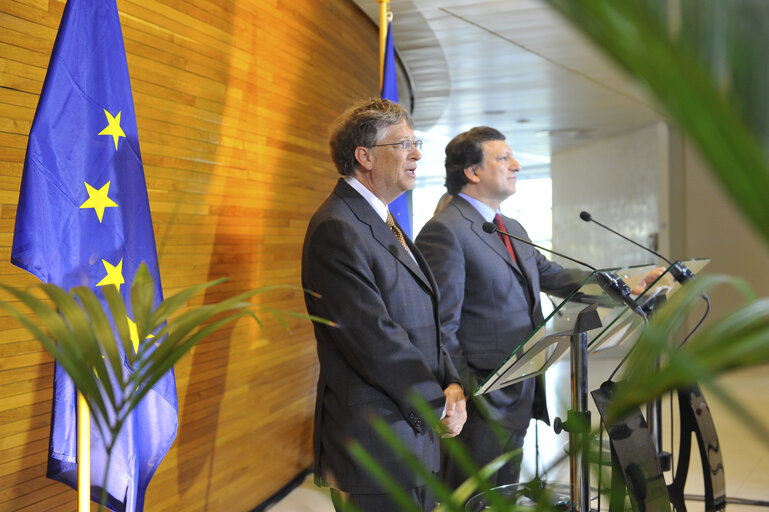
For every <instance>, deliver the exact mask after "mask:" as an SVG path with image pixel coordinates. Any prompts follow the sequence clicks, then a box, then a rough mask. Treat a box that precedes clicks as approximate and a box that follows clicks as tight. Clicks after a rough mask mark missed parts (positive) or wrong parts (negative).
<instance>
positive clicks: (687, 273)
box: [579, 210, 694, 284]
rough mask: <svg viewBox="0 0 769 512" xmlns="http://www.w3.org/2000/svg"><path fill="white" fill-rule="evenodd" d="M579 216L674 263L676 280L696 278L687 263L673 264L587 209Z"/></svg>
mask: <svg viewBox="0 0 769 512" xmlns="http://www.w3.org/2000/svg"><path fill="white" fill-rule="evenodd" d="M579 218H580V219H582V220H584V221H585V222H594V223H595V224H598V225H599V226H601V227H602V228H604V229H605V230H607V231H609V232H611V233H614V234H615V235H617V236H618V237H620V238H623V239H625V240H627V241H628V242H630V243H631V244H633V245H636V246H638V247H640V248H641V249H643V250H645V251H647V252H650V253H652V254H653V255H655V256H657V257H658V258H660V259H661V260H663V261H664V262H665V263H667V264H668V265H672V266H671V267H670V274H671V275H672V276H673V278H674V279H675V280H676V281H678V282H679V283H680V284H684V283H685V282H687V281H689V280H691V279H694V274H693V273H692V271H691V270H689V269H688V268H687V267H686V265H684V264H683V263H680V262H676V263H675V264H673V262H672V261H670V260H669V259H667V258H666V257H664V256H663V255H661V254H660V253H658V252H657V251H654V250H652V249H650V248H648V247H646V246H645V245H641V244H639V243H638V242H636V241H635V240H631V239H630V238H628V237H626V236H625V235H623V234H622V233H618V232H617V231H614V230H613V229H612V228H610V227H609V226H605V225H603V224H601V223H600V222H598V221H597V220H595V219H594V218H593V216H592V215H590V214H589V213H588V212H586V211H584V210H583V211H581V212H579Z"/></svg>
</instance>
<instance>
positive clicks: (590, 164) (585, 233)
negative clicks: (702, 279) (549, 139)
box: [550, 125, 661, 268]
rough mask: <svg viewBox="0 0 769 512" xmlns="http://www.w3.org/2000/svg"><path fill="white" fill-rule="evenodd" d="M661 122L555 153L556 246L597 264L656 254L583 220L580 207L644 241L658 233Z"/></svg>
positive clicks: (611, 264) (631, 261) (632, 260)
mask: <svg viewBox="0 0 769 512" xmlns="http://www.w3.org/2000/svg"><path fill="white" fill-rule="evenodd" d="M659 129H660V127H659V125H650V126H646V127H644V128H641V129H639V130H635V131H632V132H627V133H623V134H620V135H616V136H613V137H609V138H606V139H601V140H598V141H591V142H589V143H587V144H584V145H582V146H579V147H576V148H572V149H569V150H566V151H562V152H560V153H555V154H553V155H552V159H551V163H550V168H551V169H550V170H551V176H552V179H553V247H554V248H555V249H556V250H557V251H560V252H563V253H565V254H568V255H573V256H575V257H576V258H578V259H581V260H583V261H585V262H587V263H590V264H591V265H593V266H596V267H603V268H605V267H616V266H622V265H632V264H642V263H651V262H653V261H654V256H653V255H650V254H648V253H646V252H644V251H643V250H641V249H637V248H636V247H634V246H633V245H631V244H630V243H628V242H626V241H624V240H622V239H621V238H619V237H617V236H616V235H612V234H611V233H609V232H607V231H605V230H603V229H601V228H600V227H599V226H597V225H595V224H593V223H590V224H588V223H586V222H584V221H582V220H581V219H580V218H579V214H580V212H581V211H583V210H585V211H587V212H589V213H590V214H591V215H592V216H593V218H594V219H595V220H597V221H599V222H601V223H602V224H605V225H607V226H609V227H611V228H612V229H614V230H616V231H619V232H620V233H622V234H624V235H625V236H627V237H629V238H632V239H633V240H636V241H637V242H640V243H642V244H644V245H647V246H648V245H650V244H651V243H652V242H651V239H650V237H651V236H652V235H654V234H655V233H656V232H657V231H658V224H659V208H658V203H657V190H658V181H659V177H658V174H659V168H660V165H661V163H660V160H659V158H658V156H659V154H660V140H659V134H658V132H659Z"/></svg>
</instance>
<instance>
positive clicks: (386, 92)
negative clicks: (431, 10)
mask: <svg viewBox="0 0 769 512" xmlns="http://www.w3.org/2000/svg"><path fill="white" fill-rule="evenodd" d="M381 98H382V99H385V100H390V101H394V102H396V103H398V79H397V74H396V72H395V48H394V47H393V31H392V23H388V24H387V42H386V43H385V53H384V69H383V72H382V94H381ZM388 208H389V210H390V213H392V214H393V217H395V218H396V219H397V220H398V224H400V226H401V229H403V231H404V232H405V233H406V235H408V237H409V238H411V215H410V214H409V192H406V193H405V194H401V195H400V196H398V198H397V199H395V201H393V202H391V203H390V204H389V205H388Z"/></svg>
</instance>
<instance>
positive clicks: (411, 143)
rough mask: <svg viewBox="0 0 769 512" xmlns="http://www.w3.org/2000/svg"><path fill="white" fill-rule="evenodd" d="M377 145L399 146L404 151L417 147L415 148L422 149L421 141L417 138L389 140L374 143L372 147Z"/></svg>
mask: <svg viewBox="0 0 769 512" xmlns="http://www.w3.org/2000/svg"><path fill="white" fill-rule="evenodd" d="M379 146H400V148H401V149H403V150H405V151H411V148H417V150H421V149H422V141H421V140H419V139H417V140H402V141H400V142H391V143H389V144H374V146H373V147H379Z"/></svg>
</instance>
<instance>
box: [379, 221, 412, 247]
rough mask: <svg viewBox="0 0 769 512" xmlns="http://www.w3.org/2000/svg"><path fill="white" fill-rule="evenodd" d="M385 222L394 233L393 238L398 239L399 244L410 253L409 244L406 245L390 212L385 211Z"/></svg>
mask: <svg viewBox="0 0 769 512" xmlns="http://www.w3.org/2000/svg"><path fill="white" fill-rule="evenodd" d="M385 223H386V224H387V227H388V228H390V229H391V230H392V232H393V234H394V235H395V238H397V239H398V241H399V242H400V244H401V245H402V246H403V248H404V249H406V252H407V253H409V254H411V251H410V250H409V246H408V245H406V240H405V239H404V238H403V233H401V230H400V229H398V226H396V225H395V219H393V216H392V214H391V213H390V212H387V220H386V221H385Z"/></svg>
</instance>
